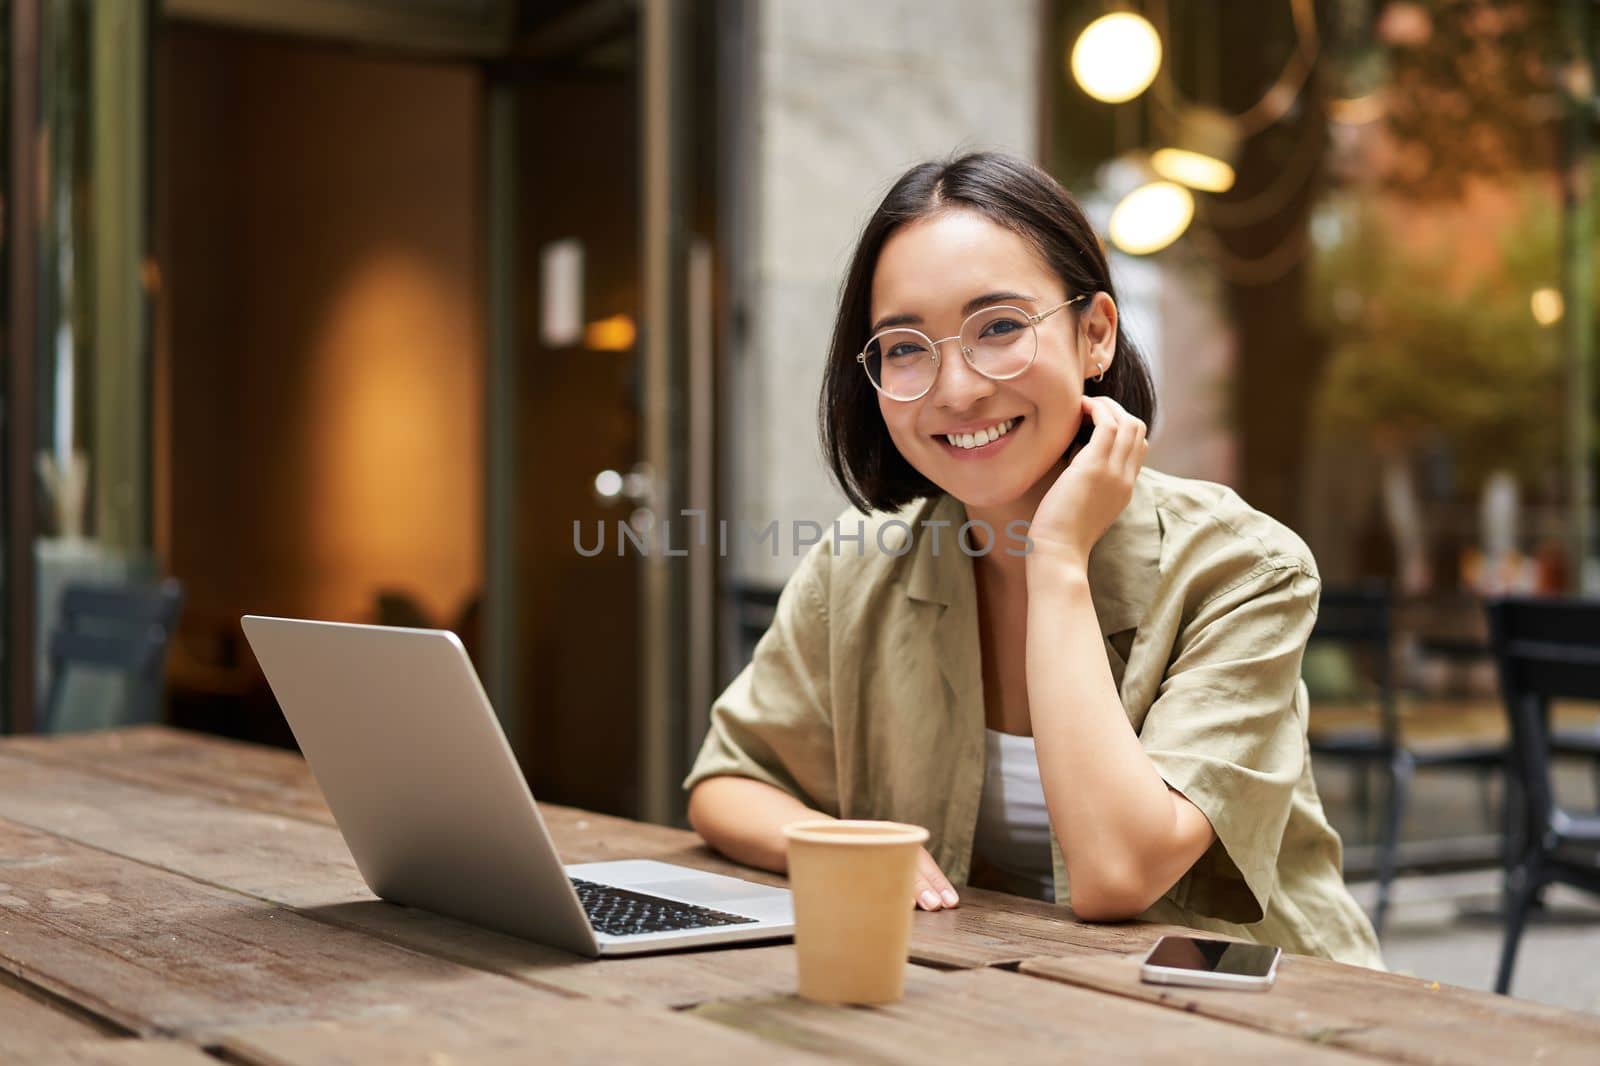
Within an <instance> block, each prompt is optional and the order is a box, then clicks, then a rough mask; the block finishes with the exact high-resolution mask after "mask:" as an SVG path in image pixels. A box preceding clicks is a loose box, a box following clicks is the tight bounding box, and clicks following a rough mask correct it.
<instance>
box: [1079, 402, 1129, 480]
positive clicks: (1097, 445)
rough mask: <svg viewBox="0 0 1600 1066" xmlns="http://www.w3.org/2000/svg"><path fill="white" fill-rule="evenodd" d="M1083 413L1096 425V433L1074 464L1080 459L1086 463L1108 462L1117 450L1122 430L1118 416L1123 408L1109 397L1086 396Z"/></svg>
mask: <svg viewBox="0 0 1600 1066" xmlns="http://www.w3.org/2000/svg"><path fill="white" fill-rule="evenodd" d="M1083 411H1084V414H1086V415H1088V416H1089V419H1090V421H1092V422H1093V423H1094V432H1093V433H1092V434H1091V435H1090V436H1089V443H1088V444H1086V445H1085V446H1084V448H1083V450H1082V451H1081V452H1079V453H1078V455H1077V457H1075V458H1074V459H1073V462H1074V463H1076V462H1077V461H1078V460H1079V459H1082V460H1083V461H1084V462H1085V463H1096V462H1099V463H1104V462H1108V461H1109V459H1110V457H1111V454H1112V452H1113V451H1114V449H1115V448H1116V443H1117V436H1118V430H1119V428H1120V426H1119V423H1118V418H1117V416H1118V414H1119V413H1120V412H1121V411H1122V408H1121V406H1120V405H1118V403H1117V401H1115V400H1113V399H1111V398H1110V397H1109V396H1085V397H1084V398H1083Z"/></svg>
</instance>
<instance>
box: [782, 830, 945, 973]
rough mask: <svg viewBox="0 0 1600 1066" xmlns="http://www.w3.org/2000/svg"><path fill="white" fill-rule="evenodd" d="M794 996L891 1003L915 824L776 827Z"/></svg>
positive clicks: (906, 925)
mask: <svg viewBox="0 0 1600 1066" xmlns="http://www.w3.org/2000/svg"><path fill="white" fill-rule="evenodd" d="M784 836H785V837H787V838H788V842H789V888H790V890H791V892H792V893H793V894H794V944H795V952H796V954H797V956H798V957H799V964H800V988H799V992H800V995H801V997H802V998H804V999H810V1000H816V1001H818V1002H821V1003H859V1004H874V1003H892V1002H894V1001H895V1000H897V999H899V998H900V995H901V993H902V991H903V990H904V987H905V972H906V958H907V956H906V948H907V944H908V943H909V942H910V939H911V912H912V891H913V888H914V886H915V885H916V874H917V852H918V851H919V850H920V849H921V847H922V845H923V844H924V843H925V842H926V841H927V839H928V831H927V830H926V829H923V828H922V827H921V826H915V825H905V824H903V823H900V822H869V821H848V820H843V821H841V820H834V819H810V820H807V821H803V822H794V823H792V824H790V825H787V826H785V827H784Z"/></svg>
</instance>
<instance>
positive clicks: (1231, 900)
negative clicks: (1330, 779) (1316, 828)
mask: <svg viewBox="0 0 1600 1066" xmlns="http://www.w3.org/2000/svg"><path fill="white" fill-rule="evenodd" d="M1319 590H1320V582H1319V580H1318V578H1317V575H1316V572H1315V571H1314V570H1312V569H1310V568H1309V567H1308V565H1307V564H1306V563H1305V562H1303V561H1301V560H1297V559H1289V560H1285V559H1281V558H1280V559H1274V560H1269V561H1266V562H1263V563H1261V564H1260V565H1258V566H1257V567H1255V568H1254V569H1253V570H1252V571H1251V572H1250V573H1249V574H1248V575H1246V576H1245V577H1243V578H1241V579H1240V580H1239V581H1237V582H1235V583H1233V584H1231V585H1229V586H1228V587H1226V588H1225V589H1223V591H1221V592H1219V593H1216V594H1214V595H1212V596H1211V597H1210V598H1209V599H1207V600H1206V601H1205V602H1203V603H1202V604H1201V605H1200V607H1199V608H1198V609H1197V610H1196V612H1195V614H1194V616H1193V618H1192V619H1191V620H1190V622H1189V623H1188V624H1187V625H1186V626H1185V627H1184V628H1183V629H1182V631H1181V632H1180V634H1179V637H1178V640H1177V643H1176V645H1175V646H1174V648H1173V657H1172V662H1171V665H1170V666H1169V667H1168V669H1167V674H1166V677H1165V679H1164V680H1163V681H1162V684H1161V688H1160V691H1159V692H1158V694H1157V696H1156V700H1155V702H1154V703H1152V704H1151V706H1150V710H1149V712H1148V713H1147V714H1146V716H1145V719H1144V723H1143V725H1142V726H1141V728H1140V731H1139V740H1140V743H1141V744H1142V745H1143V747H1144V749H1145V751H1146V753H1147V754H1148V755H1149V756H1150V759H1151V761H1152V762H1154V763H1155V765H1156V769H1157V770H1158V771H1159V772H1160V774H1161V776H1162V778H1163V779H1164V780H1165V781H1166V782H1167V784H1168V785H1169V786H1170V787H1171V788H1173V789H1175V790H1177V791H1178V792H1179V793H1181V794H1182V795H1183V796H1184V797H1185V798H1186V799H1188V800H1189V802H1191V803H1193V804H1194V805H1195V806H1196V807H1198V808H1199V809H1200V810H1201V812H1203V813H1204V814H1205V816H1206V817H1207V818H1208V819H1209V820H1210V822H1211V826H1212V828H1213V829H1214V830H1215V831H1216V834H1217V839H1216V841H1215V842H1214V843H1213V844H1212V846H1211V847H1210V848H1209V849H1208V850H1207V851H1206V853H1205V854H1204V855H1203V856H1201V858H1200V860H1199V861H1198V862H1196V863H1195V865H1194V866H1193V867H1192V868H1191V869H1190V870H1189V872H1188V873H1186V874H1185V875H1184V876H1183V877H1182V878H1181V879H1180V880H1179V881H1178V883H1177V884H1176V885H1174V886H1173V888H1172V890H1171V891H1170V892H1169V893H1168V896H1169V897H1170V898H1172V900H1173V902H1174V903H1176V904H1177V905H1178V906H1179V907H1182V908H1185V909H1187V910H1190V911H1193V912H1196V913H1200V914H1205V915H1209V916H1211V917H1215V918H1220V919H1222V920H1224V921H1230V922H1237V923H1240V924H1246V925H1247V924H1249V923H1251V922H1257V921H1260V920H1261V919H1262V918H1263V917H1264V916H1265V915H1266V912H1267V907H1268V905H1269V903H1270V901H1271V898H1272V893H1273V891H1274V890H1275V889H1276V887H1277V867H1278V850H1279V846H1280V844H1281V843H1282V840H1283V831H1284V827H1285V825H1286V824H1287V823H1288V820H1289V810H1290V806H1291V804H1292V803H1293V798H1294V789H1295V785H1296V783H1297V782H1298V781H1299V779H1300V775H1301V772H1302V771H1303V770H1304V767H1305V759H1306V749H1305V735H1306V699H1305V692H1304V686H1303V685H1302V684H1301V682H1300V661H1301V658H1302V657H1303V655H1304V653H1305V646H1306V640H1307V638H1308V637H1309V636H1310V634H1311V627H1312V623H1313V622H1314V621H1315V619H1316V607H1317V596H1318V593H1319Z"/></svg>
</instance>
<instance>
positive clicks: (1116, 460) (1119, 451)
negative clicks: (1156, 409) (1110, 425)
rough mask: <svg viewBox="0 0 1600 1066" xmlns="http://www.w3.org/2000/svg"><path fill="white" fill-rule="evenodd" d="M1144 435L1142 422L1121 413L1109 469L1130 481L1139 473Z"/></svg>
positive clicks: (1142, 456)
mask: <svg viewBox="0 0 1600 1066" xmlns="http://www.w3.org/2000/svg"><path fill="white" fill-rule="evenodd" d="M1144 435H1145V425H1144V422H1142V421H1141V420H1139V419H1137V418H1135V417H1133V416H1132V415H1130V414H1128V413H1127V412H1123V414H1122V418H1121V425H1120V427H1119V429H1118V431H1117V448H1116V451H1115V452H1114V453H1113V454H1112V456H1111V469H1113V470H1115V471H1116V472H1117V473H1119V474H1121V475H1122V476H1123V477H1125V478H1128V479H1130V480H1131V479H1132V478H1133V476H1134V475H1136V474H1137V473H1138V472H1139V464H1140V463H1141V462H1142V461H1143V460H1144Z"/></svg>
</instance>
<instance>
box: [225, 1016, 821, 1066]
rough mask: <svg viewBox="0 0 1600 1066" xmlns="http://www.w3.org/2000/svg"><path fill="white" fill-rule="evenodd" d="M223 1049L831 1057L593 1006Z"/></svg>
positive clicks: (782, 1059) (230, 1042)
mask: <svg viewBox="0 0 1600 1066" xmlns="http://www.w3.org/2000/svg"><path fill="white" fill-rule="evenodd" d="M216 1043H217V1046H219V1047H221V1048H222V1049H223V1050H224V1051H226V1052H227V1053H228V1054H229V1055H231V1056H237V1057H239V1058H241V1059H244V1060H247V1061H249V1062H253V1063H260V1064H262V1066H350V1064H351V1063H367V1062H373V1063H382V1064H383V1066H444V1064H450V1066H455V1064H465V1063H472V1064H473V1066H525V1064H527V1063H535V1062H538V1063H544V1062H562V1063H596V1064H599V1066H612V1064H614V1063H619V1062H648V1063H651V1064H652V1066H673V1064H676V1063H683V1064H685V1066H690V1064H692V1066H699V1064H702V1063H708V1062H735V1063H760V1064H761V1066H787V1064H790V1063H794V1064H809V1066H821V1064H822V1063H823V1062H824V1061H825V1060H823V1059H821V1058H819V1057H817V1056H814V1055H810V1054H807V1053H805V1052H803V1051H800V1050H796V1049H793V1048H787V1047H783V1046H781V1045H775V1044H773V1043H770V1042H768V1041H766V1040H763V1039H762V1038H760V1037H759V1036H755V1035H751V1034H749V1033H742V1032H738V1031H736V1030H733V1029H730V1028H728V1027H726V1026H720V1025H715V1024H712V1023H711V1022H708V1021H704V1020H701V1019H698V1018H694V1017H691V1016H687V1015H684V1014H681V1013H677V1012H673V1011H667V1010H662V1009H659V1008H649V1007H635V1008H623V1007H619V1006H617V1005H615V1004H609V1003H599V1002H595V1001H589V1000H569V1001H567V1002H566V1003H563V1004H560V1005H559V1006H550V1005H541V1006H539V1007H537V1008H533V1009H525V1008H522V1007H513V1008H505V1007H496V1008H492V1009H479V1010H471V1011H465V1012H459V1011H457V1012H451V1011H433V1010H428V1011H423V1012H418V1013H414V1014H409V1015H402V1016H389V1017H383V1018H360V1019H353V1020H347V1021H338V1022H310V1023H304V1024H297V1025H284V1026H271V1027H261V1028H253V1029H245V1030H240V1031H236V1032H230V1033H224V1034H221V1035H220V1036H219V1037H218V1038H217V1041H216ZM213 1066H214V1064H213Z"/></svg>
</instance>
